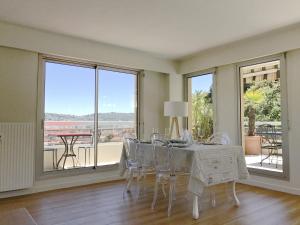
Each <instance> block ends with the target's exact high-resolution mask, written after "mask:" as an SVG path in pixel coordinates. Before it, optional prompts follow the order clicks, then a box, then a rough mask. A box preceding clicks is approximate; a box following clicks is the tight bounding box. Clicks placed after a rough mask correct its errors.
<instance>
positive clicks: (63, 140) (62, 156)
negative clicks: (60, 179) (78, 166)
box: [57, 137, 69, 169]
mask: <svg viewBox="0 0 300 225" xmlns="http://www.w3.org/2000/svg"><path fill="white" fill-rule="evenodd" d="M60 138H61V140H62V142H63V143H64V145H65V151H64V153H63V154H62V155H61V157H60V158H59V160H58V162H57V168H58V166H59V164H60V162H61V160H62V159H63V158H64V157H65V158H64V163H63V169H65V164H66V159H67V155H68V152H69V149H68V142H67V139H64V138H63V137H60Z"/></svg>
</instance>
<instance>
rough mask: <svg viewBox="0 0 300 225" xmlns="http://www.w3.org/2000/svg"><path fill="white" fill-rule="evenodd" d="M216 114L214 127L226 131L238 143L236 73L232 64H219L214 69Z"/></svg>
mask: <svg viewBox="0 0 300 225" xmlns="http://www.w3.org/2000/svg"><path fill="white" fill-rule="evenodd" d="M216 74H217V75H216V79H215V82H216V92H217V97H216V99H217V112H216V113H217V116H216V129H217V131H219V132H226V133H227V134H228V136H229V137H230V139H231V141H232V143H235V144H236V143H238V131H237V127H238V119H237V118H238V113H237V112H238V111H237V91H236V82H235V79H236V75H235V67H234V66H233V65H226V66H221V67H219V68H218V69H217V71H216Z"/></svg>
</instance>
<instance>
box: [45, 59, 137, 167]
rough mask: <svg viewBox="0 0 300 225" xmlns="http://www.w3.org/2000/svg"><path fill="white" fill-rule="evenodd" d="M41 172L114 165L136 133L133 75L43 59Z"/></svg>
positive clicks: (135, 79) (135, 84) (135, 96)
mask: <svg viewBox="0 0 300 225" xmlns="http://www.w3.org/2000/svg"><path fill="white" fill-rule="evenodd" d="M43 65H44V85H43V86H44V111H43V140H44V141H43V171H53V170H66V169H74V168H82V167H96V166H104V165H111V164H116V163H118V162H119V160H120V157H121V151H122V137H123V135H124V134H129V135H132V136H137V129H136V125H137V110H136V109H137V74H136V72H132V71H127V70H117V69H114V68H109V69H108V68H102V67H101V68H100V67H99V66H98V65H85V64H84V65H83V64H81V63H74V62H72V63H65V62H61V61H56V60H47V59H45V60H44V64H43Z"/></svg>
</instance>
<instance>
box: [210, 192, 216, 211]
mask: <svg viewBox="0 0 300 225" xmlns="http://www.w3.org/2000/svg"><path fill="white" fill-rule="evenodd" d="M210 201H211V206H212V207H213V208H215V207H216V193H215V191H214V190H213V191H211V192H210Z"/></svg>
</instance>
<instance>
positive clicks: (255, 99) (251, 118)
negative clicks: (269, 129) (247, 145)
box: [244, 88, 264, 136]
mask: <svg viewBox="0 0 300 225" xmlns="http://www.w3.org/2000/svg"><path fill="white" fill-rule="evenodd" d="M263 100H264V95H263V93H262V92H261V91H260V90H259V89H252V88H249V89H248V90H247V91H246V92H245V94H244V101H245V116H247V117H248V136H254V132H255V118H256V112H257V108H258V107H259V104H260V103H261V102H263Z"/></svg>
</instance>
